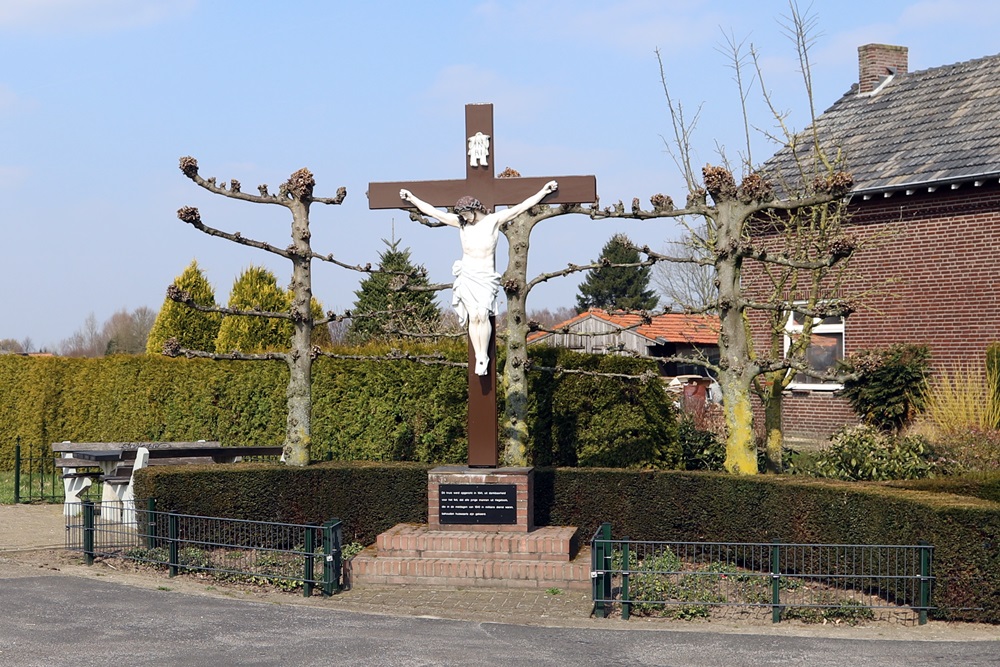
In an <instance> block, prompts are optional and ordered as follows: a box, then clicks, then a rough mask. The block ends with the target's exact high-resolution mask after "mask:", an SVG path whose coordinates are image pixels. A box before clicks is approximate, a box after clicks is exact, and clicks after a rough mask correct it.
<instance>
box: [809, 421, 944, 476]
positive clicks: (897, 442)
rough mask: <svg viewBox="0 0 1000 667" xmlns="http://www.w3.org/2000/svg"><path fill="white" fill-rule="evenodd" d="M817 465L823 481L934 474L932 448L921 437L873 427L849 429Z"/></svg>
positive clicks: (835, 438)
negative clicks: (888, 432) (829, 479)
mask: <svg viewBox="0 0 1000 667" xmlns="http://www.w3.org/2000/svg"><path fill="white" fill-rule="evenodd" d="M830 441H831V445H830V447H829V448H828V449H826V450H824V451H823V453H822V454H820V456H819V457H818V458H817V459H816V461H815V463H814V464H813V465H814V467H813V469H812V472H813V473H814V474H815V475H817V476H819V477H830V478H833V479H843V480H848V481H882V480H890V479H919V478H922V477H927V476H929V475H931V474H933V473H934V471H935V464H934V463H933V462H932V461H931V460H930V459H931V458H932V456H933V454H932V453H931V450H930V447H929V445H928V444H927V442H926V441H925V440H923V438H920V437H917V436H905V437H900V436H897V435H890V434H887V433H884V432H882V431H879V430H878V429H877V428H875V427H874V426H871V425H869V424H858V425H855V426H845V427H844V428H842V429H840V430H839V431H837V432H836V433H834V435H833V437H832V438H831V440H830Z"/></svg>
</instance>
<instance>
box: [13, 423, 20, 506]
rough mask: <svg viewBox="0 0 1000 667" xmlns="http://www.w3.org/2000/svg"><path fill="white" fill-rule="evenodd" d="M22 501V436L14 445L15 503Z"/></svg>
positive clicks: (18, 437)
mask: <svg viewBox="0 0 1000 667" xmlns="http://www.w3.org/2000/svg"><path fill="white" fill-rule="evenodd" d="M19 502H21V436H17V441H16V444H15V445H14V504H15V505H16V504H18V503H19Z"/></svg>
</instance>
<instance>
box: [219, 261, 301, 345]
mask: <svg viewBox="0 0 1000 667" xmlns="http://www.w3.org/2000/svg"><path fill="white" fill-rule="evenodd" d="M290 305H291V300H290V299H289V293H288V292H287V291H285V290H283V289H281V288H280V287H278V279H277V278H275V276H274V274H273V273H271V272H270V271H269V270H267V269H265V268H262V267H258V266H250V267H248V268H247V269H246V270H244V271H243V273H241V274H240V276H239V277H238V278H237V279H236V281H235V282H234V283H233V290H232V292H230V293H229V307H230V308H233V309H236V310H243V311H247V310H256V311H261V312H270V313H287V312H289V307H290ZM291 338H292V321H291V320H288V319H283V318H274V317H250V316H245V315H226V316H225V317H223V318H222V325H221V326H220V327H219V335H218V337H217V338H216V339H215V351H216V352H218V353H220V354H226V353H228V352H234V351H235V352H245V353H248V354H253V353H258V352H272V351H286V350H288V349H290V347H291Z"/></svg>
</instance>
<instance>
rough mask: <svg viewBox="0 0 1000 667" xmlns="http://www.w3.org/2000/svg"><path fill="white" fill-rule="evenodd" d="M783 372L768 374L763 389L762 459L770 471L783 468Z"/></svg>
mask: <svg viewBox="0 0 1000 667" xmlns="http://www.w3.org/2000/svg"><path fill="white" fill-rule="evenodd" d="M784 374H785V372H784V371H779V372H777V373H771V374H770V375H768V383H767V384H766V385H765V387H764V391H763V396H764V398H763V401H764V432H765V433H766V437H767V441H766V443H765V449H764V459H765V465H766V467H767V472H771V473H780V472H781V471H782V469H783V468H784V464H783V463H782V460H781V457H782V454H781V453H782V450H783V449H784V445H785V442H784V435H783V433H782V428H781V409H782V397H783V391H782V390H783V389H784V385H783V384H782V381H781V380H782V376H783V375H784Z"/></svg>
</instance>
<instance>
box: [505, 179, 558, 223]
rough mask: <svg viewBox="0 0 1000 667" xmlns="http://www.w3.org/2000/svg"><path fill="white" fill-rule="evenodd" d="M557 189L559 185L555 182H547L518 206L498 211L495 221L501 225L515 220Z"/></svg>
mask: <svg viewBox="0 0 1000 667" xmlns="http://www.w3.org/2000/svg"><path fill="white" fill-rule="evenodd" d="M558 189H559V184H558V183H556V182H555V181H549V182H548V183H546V184H545V185H543V186H542V189H541V190H539V191H538V192H536V193H535V194H533V195H531V196H530V197H528V198H527V199H525V200H524V201H523V202H521V203H520V204H517V205H515V206H511V207H510V208H508V209H505V210H503V211H500V219H499V220H498V221H497V224H503V223H505V222H507V221H508V220H513V219H514V218H516V217H517V216H519V215H521V214H522V213H524V212H525V211H527V210H528V209H529V208H531V207H532V206H534V205H535V204H537V203H538V202H540V201H542V200H543V199H545V197H546V196H547V195H548V194H549V193H551V192H555V191H556V190H558Z"/></svg>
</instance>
